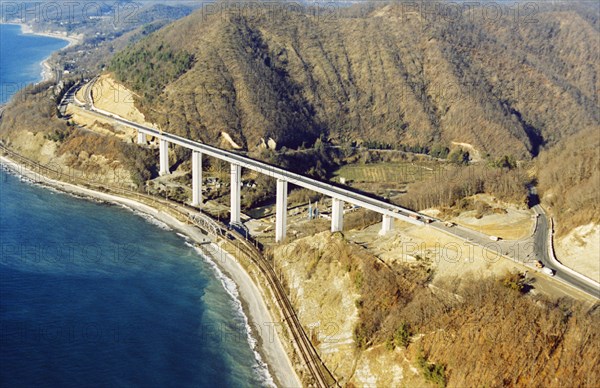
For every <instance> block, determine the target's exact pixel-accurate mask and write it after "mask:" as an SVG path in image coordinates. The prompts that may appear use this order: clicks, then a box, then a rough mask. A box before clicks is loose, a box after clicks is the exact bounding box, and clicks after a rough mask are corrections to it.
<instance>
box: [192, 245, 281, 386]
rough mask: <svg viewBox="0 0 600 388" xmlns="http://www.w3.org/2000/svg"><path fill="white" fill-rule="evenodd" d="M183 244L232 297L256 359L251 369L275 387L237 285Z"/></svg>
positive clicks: (210, 259)
mask: <svg viewBox="0 0 600 388" xmlns="http://www.w3.org/2000/svg"><path fill="white" fill-rule="evenodd" d="M185 245H187V246H189V247H191V248H193V249H194V250H195V251H196V252H197V253H198V254H199V256H200V257H201V258H202V260H204V261H205V262H206V263H207V264H208V265H209V266H210V268H211V269H212V270H213V272H214V274H215V276H216V278H217V279H218V280H219V281H220V282H221V284H222V285H223V288H224V289H225V292H227V294H229V296H231V298H232V301H231V302H232V304H233V307H234V308H235V311H236V313H238V314H239V316H240V317H241V318H242V319H243V320H244V327H245V328H246V333H247V336H246V339H247V341H248V345H250V349H252V352H253V353H254V358H255V360H256V365H254V366H253V367H252V370H253V371H254V372H255V373H256V375H257V376H258V377H259V378H260V380H261V382H262V383H264V385H265V386H267V387H276V385H275V382H274V381H273V377H272V376H271V373H270V372H269V368H268V366H267V364H266V363H265V362H264V361H263V359H262V357H261V355H260V353H259V352H258V341H257V340H256V338H254V336H253V335H252V327H251V326H250V322H249V321H248V317H247V316H246V314H245V313H244V309H243V307H242V302H241V300H240V293H239V291H238V287H237V285H236V284H235V282H234V281H233V280H232V279H231V278H230V277H228V276H227V275H225V274H224V273H223V271H221V269H220V268H219V266H218V265H217V264H216V263H215V262H214V261H213V260H212V258H211V257H209V256H208V255H206V254H205V253H204V252H203V251H202V250H201V249H200V248H198V247H196V246H194V245H193V244H191V243H189V242H187V241H186V242H185Z"/></svg>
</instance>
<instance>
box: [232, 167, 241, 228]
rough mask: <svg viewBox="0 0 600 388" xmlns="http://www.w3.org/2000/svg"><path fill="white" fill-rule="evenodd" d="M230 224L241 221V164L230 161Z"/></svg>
mask: <svg viewBox="0 0 600 388" xmlns="http://www.w3.org/2000/svg"><path fill="white" fill-rule="evenodd" d="M230 185H231V217H230V221H229V222H230V223H231V224H239V223H240V222H241V217H240V215H241V206H240V201H241V198H240V195H241V189H242V166H240V165H239V164H233V163H231V180H230Z"/></svg>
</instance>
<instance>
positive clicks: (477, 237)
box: [61, 80, 600, 299]
mask: <svg viewBox="0 0 600 388" xmlns="http://www.w3.org/2000/svg"><path fill="white" fill-rule="evenodd" d="M92 84H93V80H92V82H89V83H88V84H87V85H86V86H85V87H86V92H85V97H86V104H85V109H89V110H91V111H94V112H95V113H96V114H99V115H102V116H105V117H107V118H109V119H112V120H114V121H116V122H117V123H120V124H122V125H124V126H128V127H130V128H133V129H136V130H138V131H140V132H143V133H146V134H149V135H152V136H155V137H159V138H163V139H166V140H168V141H169V142H171V143H174V144H178V145H180V146H183V147H186V148H189V149H192V150H196V151H199V152H202V153H204V154H206V155H209V156H212V157H216V158H219V159H222V160H225V161H227V162H230V163H234V164H238V165H240V166H242V167H246V168H249V169H251V170H254V171H257V172H259V173H261V174H265V175H268V176H271V177H274V178H278V179H284V180H286V181H287V182H289V183H292V184H295V185H298V186H302V187H304V188H307V189H309V190H312V191H316V192H319V193H322V194H324V195H326V196H329V197H334V198H338V199H341V200H343V201H344V202H348V203H352V204H354V205H357V206H360V207H363V208H366V209H369V210H372V211H375V212H377V213H380V214H383V215H388V216H391V217H393V218H395V219H400V220H402V221H405V222H409V223H412V224H415V225H426V224H425V223H424V222H423V221H422V220H429V221H431V222H432V223H431V224H428V225H429V226H431V227H433V228H436V229H438V230H441V231H444V232H445V233H449V234H451V235H453V236H455V237H458V238H460V239H463V240H465V241H467V242H469V243H472V244H477V245H480V246H483V247H485V248H486V249H488V250H491V251H495V252H497V253H498V254H501V255H504V256H507V257H511V258H512V259H513V260H515V261H516V262H520V263H522V264H526V265H529V266H531V267H533V268H535V266H534V264H535V260H540V261H541V262H542V263H544V265H546V266H548V267H550V268H552V269H554V270H555V271H556V274H555V276H554V277H555V278H556V279H558V280H560V281H562V282H564V283H567V284H569V285H570V286H572V287H574V288H576V289H578V290H580V291H583V292H585V293H587V294H590V295H592V296H594V297H596V298H598V299H600V288H599V287H598V284H594V282H589V281H585V280H582V279H581V277H580V276H577V275H576V274H572V273H569V272H568V271H565V270H562V269H561V267H562V266H561V265H560V263H557V262H556V260H555V259H554V258H553V257H551V255H550V254H549V252H548V238H549V233H550V232H549V229H548V228H549V226H548V219H547V217H546V215H545V213H544V211H543V209H542V208H541V207H540V206H539V205H536V206H534V207H533V210H534V211H535V212H536V213H537V214H539V216H538V220H537V227H536V230H535V232H534V236H533V243H531V242H530V241H519V242H514V241H513V242H509V241H502V242H495V241H491V240H490V236H488V235H486V234H483V233H480V232H477V231H474V230H471V229H467V228H464V227H460V226H453V227H448V226H446V225H445V224H444V223H443V222H442V221H440V220H436V219H435V218H432V217H429V216H425V215H423V214H420V213H417V212H414V211H411V210H409V209H405V208H403V207H400V206H396V205H393V204H390V203H388V202H385V201H382V200H378V199H375V198H371V197H369V196H366V195H364V194H360V193H356V192H353V191H351V190H348V189H345V188H341V187H337V186H334V185H332V184H329V183H324V182H320V181H318V180H315V179H312V178H308V177H305V176H302V175H300V174H296V173H293V172H290V171H286V170H284V169H282V168H279V167H276V166H272V165H269V164H267V163H264V162H261V161H258V160H254V159H250V158H248V157H246V156H243V155H239V154H236V153H234V152H231V151H226V150H222V149H220V148H217V147H213V146H210V145H207V144H203V143H199V142H196V141H193V140H190V139H186V138H183V137H180V136H177V135H174V134H171V133H168V132H164V131H161V130H158V129H155V128H150V127H146V126H142V125H140V124H137V123H134V122H131V121H128V120H125V119H124V118H122V117H119V116H116V115H114V114H112V113H110V112H104V111H102V110H99V109H97V108H95V107H94V105H93V101H92V98H91V89H92V88H91V85H92ZM75 91H76V89H75V88H74V89H73V90H70V91H69V92H68V93H66V95H65V97H67V96H68V97H67V98H66V99H65V100H64V101H65V102H67V103H68V102H70V100H71V99H72V96H73V95H74V93H75ZM69 97H70V98H69ZM61 104H62V102H61ZM532 190H533V191H532V194H534V195H536V193H535V188H532ZM414 217H418V220H416V219H414ZM528 245H529V252H528V249H527V246H528Z"/></svg>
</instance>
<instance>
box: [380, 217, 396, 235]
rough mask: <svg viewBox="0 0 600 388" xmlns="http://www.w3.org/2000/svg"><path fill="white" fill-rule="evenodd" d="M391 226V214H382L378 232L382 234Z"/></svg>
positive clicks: (392, 224)
mask: <svg viewBox="0 0 600 388" xmlns="http://www.w3.org/2000/svg"><path fill="white" fill-rule="evenodd" d="M393 228H394V219H393V218H392V217H391V216H388V215H386V214H384V215H383V217H382V219H381V231H380V232H379V234H380V235H381V236H383V235H385V234H387V232H390V231H391V230H392V229H393Z"/></svg>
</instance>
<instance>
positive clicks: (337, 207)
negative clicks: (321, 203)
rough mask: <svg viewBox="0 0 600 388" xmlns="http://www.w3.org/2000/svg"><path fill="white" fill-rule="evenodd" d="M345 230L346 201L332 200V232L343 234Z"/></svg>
mask: <svg viewBox="0 0 600 388" xmlns="http://www.w3.org/2000/svg"><path fill="white" fill-rule="evenodd" d="M342 229H344V201H342V200H341V199H337V198H331V231H332V232H341V231H342Z"/></svg>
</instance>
